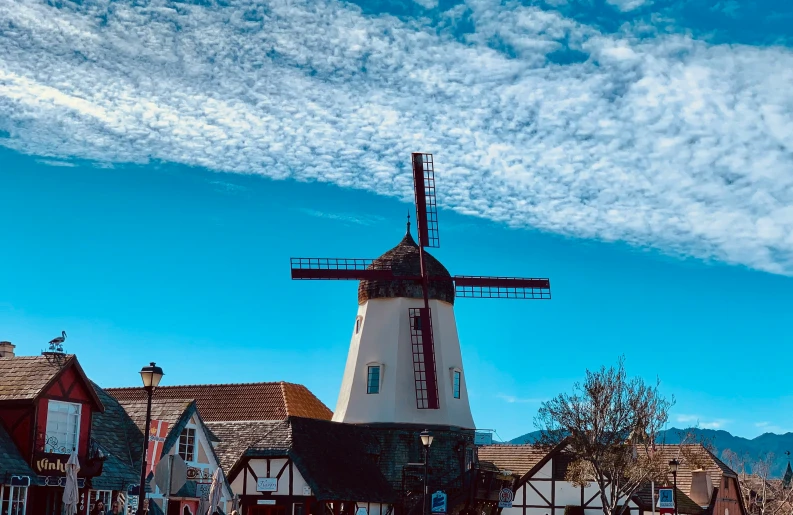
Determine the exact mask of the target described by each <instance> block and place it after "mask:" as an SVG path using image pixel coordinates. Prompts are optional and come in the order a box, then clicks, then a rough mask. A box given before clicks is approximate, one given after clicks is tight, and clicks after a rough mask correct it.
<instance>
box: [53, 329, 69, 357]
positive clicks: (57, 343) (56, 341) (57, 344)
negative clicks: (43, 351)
mask: <svg viewBox="0 0 793 515" xmlns="http://www.w3.org/2000/svg"><path fill="white" fill-rule="evenodd" d="M65 341H66V331H61V335H60V336H58V337H57V338H53V339H52V340H50V351H53V352H63V342H65Z"/></svg>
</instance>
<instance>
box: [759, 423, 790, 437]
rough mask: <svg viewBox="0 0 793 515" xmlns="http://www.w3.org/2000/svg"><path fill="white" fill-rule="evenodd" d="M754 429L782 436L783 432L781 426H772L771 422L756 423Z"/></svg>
mask: <svg viewBox="0 0 793 515" xmlns="http://www.w3.org/2000/svg"><path fill="white" fill-rule="evenodd" d="M754 427H756V428H757V429H759V430H761V431H762V432H763V433H777V434H782V433H784V432H785V430H784V429H782V427H781V426H778V425H776V424H772V423H771V422H757V423H756V424H755V425H754Z"/></svg>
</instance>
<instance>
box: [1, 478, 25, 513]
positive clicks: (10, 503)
mask: <svg viewBox="0 0 793 515" xmlns="http://www.w3.org/2000/svg"><path fill="white" fill-rule="evenodd" d="M28 488H29V487H27V486H15V485H6V484H0V515H25V513H26V512H27V507H28ZM20 492H21V493H20ZM6 494H7V497H6ZM3 505H6V507H5V510H3ZM14 506H16V507H17V509H18V511H12V508H14ZM20 507H21V508H22V509H21V510H19V508H20Z"/></svg>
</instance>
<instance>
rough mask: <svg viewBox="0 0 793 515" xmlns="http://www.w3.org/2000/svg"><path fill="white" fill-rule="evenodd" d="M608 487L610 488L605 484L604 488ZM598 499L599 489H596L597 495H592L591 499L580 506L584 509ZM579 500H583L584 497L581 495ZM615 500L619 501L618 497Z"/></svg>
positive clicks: (608, 484)
mask: <svg viewBox="0 0 793 515" xmlns="http://www.w3.org/2000/svg"><path fill="white" fill-rule="evenodd" d="M609 486H611V484H610V483H607V484H606V487H609ZM598 497H600V488H598V491H597V493H596V494H595V495H593V496H592V497H591V498H590V499H589V500H588V501H587V502H585V503H584V504H582V505H581V506H583V507H584V508H586V507H587V506H589V503H591V502H592V501H594V500H595V499H597V498H598ZM581 498H582V499H583V498H584V496H583V495H582V496H581ZM617 500H618V501H619V497H618V498H617Z"/></svg>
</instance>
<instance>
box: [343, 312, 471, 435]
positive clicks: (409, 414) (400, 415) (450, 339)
mask: <svg viewBox="0 0 793 515" xmlns="http://www.w3.org/2000/svg"><path fill="white" fill-rule="evenodd" d="M423 305H424V302H423V301H422V300H421V299H408V298H396V299H372V300H369V301H367V302H365V303H363V304H361V305H360V306H359V307H358V316H360V317H362V318H363V324H362V325H361V329H360V331H359V333H358V334H355V332H354V327H355V319H354V318H353V319H351V321H352V326H353V335H352V339H351V341H350V350H349V353H348V355H347V365H346V367H345V370H344V378H343V380H342V385H341V389H340V390H339V398H338V402H337V404H336V410H335V412H334V414H333V420H334V421H336V422H347V423H353V424H355V423H373V422H375V423H376V422H399V423H411V424H428V425H435V424H437V425H451V426H458V427H463V428H473V427H474V420H473V417H472V416H471V408H470V405H469V403H468V389H467V386H466V377H465V368H464V367H463V361H462V354H461V352H460V342H459V339H458V335H457V323H456V321H455V318H454V308H453V306H452V305H451V304H448V303H446V302H442V301H438V300H431V301H430V309H431V311H432V326H433V336H434V342H435V361H436V372H437V375H438V396H439V404H440V409H437V410H430V409H418V408H417V407H416V391H415V383H414V376H413V352H412V347H411V341H410V318H409V312H408V310H409V309H410V308H420V307H423ZM370 363H379V364H382V365H383V368H382V370H381V374H382V377H381V388H380V393H379V394H367V393H366V380H367V371H368V365H369V364H370ZM453 368H457V369H459V370H460V371H462V377H461V387H460V398H459V399H455V398H454V396H453V388H452V375H451V369H453Z"/></svg>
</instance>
